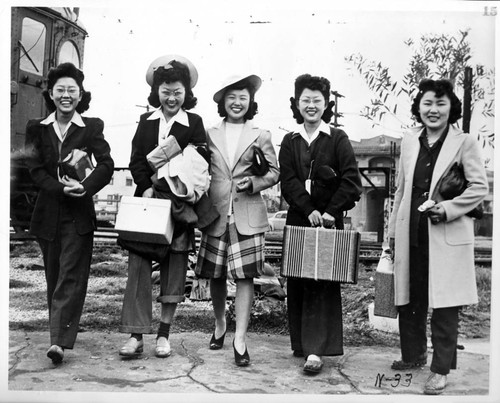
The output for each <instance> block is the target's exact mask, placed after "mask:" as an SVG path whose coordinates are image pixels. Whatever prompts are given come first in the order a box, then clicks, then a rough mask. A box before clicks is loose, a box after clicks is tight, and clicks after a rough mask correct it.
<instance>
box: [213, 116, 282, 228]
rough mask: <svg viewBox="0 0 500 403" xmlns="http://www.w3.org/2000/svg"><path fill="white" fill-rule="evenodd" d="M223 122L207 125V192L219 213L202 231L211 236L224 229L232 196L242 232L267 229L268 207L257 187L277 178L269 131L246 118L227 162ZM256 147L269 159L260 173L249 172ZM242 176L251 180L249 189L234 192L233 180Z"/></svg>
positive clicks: (235, 216)
mask: <svg viewBox="0 0 500 403" xmlns="http://www.w3.org/2000/svg"><path fill="white" fill-rule="evenodd" d="M224 130H225V123H224V121H222V122H220V123H219V124H218V125H216V126H214V127H212V128H210V129H208V131H207V143H208V149H209V151H210V161H211V167H210V171H211V175H212V179H211V183H210V189H209V192H208V194H209V196H210V199H211V200H212V203H213V204H214V206H215V208H216V209H217V212H218V213H219V214H220V217H219V218H218V219H217V220H215V222H213V223H212V224H211V225H209V226H208V227H207V228H206V229H205V230H204V231H205V232H206V233H208V234H209V235H211V236H216V237H218V236H221V235H222V234H223V233H224V231H225V230H226V226H227V220H228V212H229V203H230V200H232V203H233V211H234V220H235V224H236V228H237V230H238V232H239V233H240V234H242V235H255V234H258V233H262V232H266V231H267V230H268V229H269V223H268V221H267V208H266V204H265V202H264V200H263V199H262V196H261V195H260V191H261V190H264V189H267V188H269V187H271V186H273V185H275V184H276V183H277V182H278V180H279V169H278V163H277V160H276V153H275V152H274V148H273V144H272V140H271V133H270V132H269V131H267V130H262V129H259V128H257V127H255V126H254V125H253V124H252V122H251V121H248V120H247V121H246V122H245V124H244V127H243V131H242V133H241V136H240V139H239V142H238V146H237V148H236V153H235V157H234V160H233V161H234V163H233V164H232V165H231V164H230V163H229V156H228V152H227V146H226V134H225V131H224ZM256 147H259V148H260V149H261V150H262V152H263V153H264V156H265V158H266V160H267V162H268V163H269V171H268V172H267V173H266V174H265V175H263V176H255V175H253V174H252V173H251V171H250V167H251V166H252V161H253V155H254V154H253V153H254V149H255V148H256ZM245 176H247V177H249V178H250V179H251V181H252V191H251V192H249V191H245V192H241V193H237V192H236V184H237V183H238V182H239V181H240V180H241V179H243V178H244V177H245Z"/></svg>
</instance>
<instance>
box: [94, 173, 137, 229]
mask: <svg viewBox="0 0 500 403" xmlns="http://www.w3.org/2000/svg"><path fill="white" fill-rule="evenodd" d="M134 191H135V183H134V180H133V179H132V174H131V173H130V170H129V169H128V168H117V169H115V172H114V174H113V177H112V178H111V182H110V183H109V184H108V185H107V186H105V187H104V188H102V189H101V190H100V191H99V192H98V193H96V194H95V195H94V205H95V211H96V215H97V225H98V226H103V227H104V226H114V225H115V218H116V213H117V212H118V206H119V203H120V200H121V198H122V196H133V195H134Z"/></svg>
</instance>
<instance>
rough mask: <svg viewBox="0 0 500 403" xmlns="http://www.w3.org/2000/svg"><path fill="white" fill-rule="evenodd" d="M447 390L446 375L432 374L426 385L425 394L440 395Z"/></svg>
mask: <svg viewBox="0 0 500 403" xmlns="http://www.w3.org/2000/svg"><path fill="white" fill-rule="evenodd" d="M444 388H446V375H441V374H436V373H434V372H431V375H430V376H429V378H428V379H427V381H426V382H425V385H424V394H426V395H440V394H441V393H443V391H444Z"/></svg>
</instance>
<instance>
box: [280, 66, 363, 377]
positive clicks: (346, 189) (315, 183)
mask: <svg viewBox="0 0 500 403" xmlns="http://www.w3.org/2000/svg"><path fill="white" fill-rule="evenodd" d="M333 105H334V102H333V101H330V83H329V81H328V80H327V79H326V78H323V77H313V76H311V75H309V74H304V75H301V76H299V77H298V78H297V79H296V81H295V98H291V109H292V111H293V115H294V118H295V119H296V121H297V123H298V124H299V126H298V127H297V129H296V130H295V131H293V132H291V133H288V134H287V135H286V136H285V137H284V138H283V141H282V143H281V148H280V153H279V163H280V172H281V176H280V179H281V192H282V194H283V197H284V198H285V200H286V201H287V202H288V204H289V205H290V208H289V210H288V215H287V221H286V223H287V225H296V226H304V227H317V226H324V227H333V226H334V227H335V228H337V229H343V228H344V225H343V215H344V212H345V211H347V210H350V209H352V208H353V207H354V205H355V202H356V201H358V200H359V197H360V192H361V181H360V176H359V171H358V167H357V163H356V159H355V157H354V151H353V149H352V146H351V143H350V142H349V138H348V137H347V135H346V134H345V133H344V132H343V131H342V130H339V129H334V128H332V127H330V126H329V125H328V124H327V123H328V122H329V121H330V119H331V117H332V116H333V113H332V107H333ZM287 301H288V302H287V303H288V319H289V326H290V338H291V344H292V350H293V354H294V356H298V357H302V356H304V357H306V363H305V364H304V371H306V372H310V373H318V372H320V371H321V369H322V367H323V362H322V360H321V356H331V355H340V354H343V341H342V305H341V303H342V301H341V295H340V284H339V283H336V282H330V281H316V280H310V279H302V278H288V279H287Z"/></svg>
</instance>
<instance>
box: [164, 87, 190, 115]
mask: <svg viewBox="0 0 500 403" xmlns="http://www.w3.org/2000/svg"><path fill="white" fill-rule="evenodd" d="M158 98H159V99H160V104H161V107H162V110H163V113H164V114H165V115H166V116H168V117H172V116H175V115H176V114H177V112H179V109H181V108H182V105H184V100H185V99H186V88H185V87H184V85H183V84H182V83H181V82H180V81H174V82H173V83H163V84H161V85H160V86H159V87H158Z"/></svg>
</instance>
